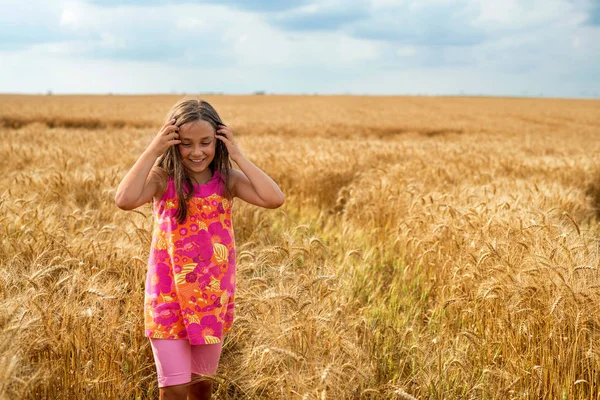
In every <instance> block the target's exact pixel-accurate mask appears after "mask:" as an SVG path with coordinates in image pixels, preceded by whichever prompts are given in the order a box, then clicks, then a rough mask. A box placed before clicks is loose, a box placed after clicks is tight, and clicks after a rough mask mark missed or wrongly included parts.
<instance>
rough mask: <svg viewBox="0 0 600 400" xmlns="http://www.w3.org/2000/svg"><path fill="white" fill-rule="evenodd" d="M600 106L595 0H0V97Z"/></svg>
mask: <svg viewBox="0 0 600 400" xmlns="http://www.w3.org/2000/svg"><path fill="white" fill-rule="evenodd" d="M48 92H52V93H54V94H63V93H64V94H71V93H94V94H95V93H97V94H106V93H113V94H153V93H173V94H175V93H177V94H183V93H188V94H192V93H225V94H250V93H255V92H266V93H268V94H355V95H482V96H519V97H520V96H532V97H568V98H599V97H600V0H502V1H492V0H453V1H450V0H345V1H342V0H319V1H312V0H286V1H284V0H272V1H267V0H259V1H250V0H239V1H236V0H220V1H217V0H205V1H191V0H188V1H161V0H145V1H142V0H139V1H136V0H124V1H110V0H109V1H100V0H65V1H61V0H52V1H51V0H31V1H28V2H23V1H22V0H0V93H31V94H41V93H48Z"/></svg>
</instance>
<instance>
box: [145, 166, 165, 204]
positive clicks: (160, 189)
mask: <svg viewBox="0 0 600 400" xmlns="http://www.w3.org/2000/svg"><path fill="white" fill-rule="evenodd" d="M149 179H151V180H154V182H155V183H156V185H157V189H156V192H155V193H154V200H155V201H157V200H160V199H161V198H162V196H163V194H165V191H166V190H167V186H168V184H169V175H168V174H167V172H166V171H165V170H164V169H162V168H161V167H159V166H154V167H152V169H151V170H150V177H149Z"/></svg>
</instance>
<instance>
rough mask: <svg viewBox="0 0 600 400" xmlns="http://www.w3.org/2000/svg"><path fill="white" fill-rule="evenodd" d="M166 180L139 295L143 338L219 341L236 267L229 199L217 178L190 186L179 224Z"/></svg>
mask: <svg viewBox="0 0 600 400" xmlns="http://www.w3.org/2000/svg"><path fill="white" fill-rule="evenodd" d="M177 205H178V198H177V192H176V190H175V183H174V180H173V178H172V177H169V180H168V184H167V189H166V190H165V193H164V194H163V196H162V198H161V199H160V200H159V201H156V202H154V230H153V233H152V245H151V248H150V257H149V260H148V271H147V275H146V288H145V296H144V327H145V336H146V337H150V338H160V339H187V340H189V342H190V344H210V343H219V342H222V341H223V337H224V335H225V334H227V333H229V332H230V331H231V327H232V325H233V319H234V306H235V301H234V300H235V296H234V295H235V286H236V273H235V272H236V269H235V267H236V263H235V240H234V236H233V226H232V222H231V205H232V200H231V199H230V198H228V197H226V196H225V195H224V186H223V183H222V181H221V175H220V174H219V173H218V171H216V170H215V173H214V174H213V177H212V179H211V180H210V181H209V182H207V183H206V184H203V185H194V195H193V197H192V198H190V199H189V200H188V201H187V206H188V213H187V217H186V219H185V221H184V223H183V224H179V223H178V222H177V217H176V214H177Z"/></svg>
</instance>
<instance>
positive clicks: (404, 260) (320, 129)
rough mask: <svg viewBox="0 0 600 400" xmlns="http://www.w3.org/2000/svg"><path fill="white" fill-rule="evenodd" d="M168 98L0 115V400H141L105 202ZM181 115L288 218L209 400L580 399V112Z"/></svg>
mask: <svg viewBox="0 0 600 400" xmlns="http://www.w3.org/2000/svg"><path fill="white" fill-rule="evenodd" d="M181 97H182V96H20V95H2V96H0V172H1V174H0V180H1V186H0V193H1V197H0V229H1V235H2V244H1V247H0V399H45V398H48V399H83V398H85V399H155V398H158V386H157V382H156V372H155V369H154V368H155V366H154V360H153V358H152V352H151V348H150V345H149V342H148V340H147V338H145V337H144V336H143V315H142V311H143V310H142V309H143V295H144V293H143V291H144V279H145V273H146V262H147V257H148V251H149V246H150V239H151V236H150V235H151V227H152V213H151V207H150V205H145V206H143V207H141V208H139V209H137V210H136V211H129V212H125V211H121V210H119V209H118V208H117V207H116V206H115V204H114V200H113V198H114V194H115V190H116V188H117V186H118V183H119V182H120V180H121V179H122V177H123V176H124V174H125V173H126V171H127V170H128V169H129V168H130V167H131V166H132V165H133V163H134V162H135V160H136V159H137V157H138V156H139V154H141V152H142V151H143V150H144V149H145V147H146V146H147V145H148V144H149V143H150V141H151V139H152V137H153V136H154V135H155V134H156V132H157V131H158V129H159V127H160V124H161V121H162V120H163V118H164V116H165V114H166V112H167V111H168V109H169V108H170V107H171V106H172V105H173V104H174V103H175V102H176V101H177V100H179V99H180V98H181ZM195 97H200V98H204V99H205V100H207V101H209V102H210V103H211V104H213V105H214V106H215V108H216V109H217V110H218V111H219V113H220V115H221V117H222V118H223V120H224V122H225V123H226V124H228V125H229V126H230V127H231V128H232V129H233V131H234V134H235V136H236V140H237V142H238V144H239V146H240V148H241V149H242V151H243V152H244V154H245V155H246V156H247V157H248V158H249V159H250V160H252V161H253V162H255V163H256V164H257V165H259V166H260V167H261V168H262V169H263V170H264V171H266V172H267V173H268V174H269V175H270V176H271V177H273V179H274V180H275V181H276V182H278V183H279V185H280V187H281V188H282V190H283V191H284V193H285V194H286V203H285V204H284V206H283V207H281V208H280V209H277V210H266V209H259V208H256V207H253V206H249V205H247V204H243V203H242V202H241V201H239V200H238V201H237V202H236V203H234V213H235V214H234V227H235V235H236V243H237V246H238V265H237V271H238V272H237V273H238V278H237V282H238V283H237V293H236V301H237V304H236V319H235V323H234V327H233V332H232V333H231V334H230V335H229V336H227V338H226V340H225V343H224V347H223V354H222V357H221V362H220V366H219V371H218V375H217V376H216V377H214V379H215V380H216V381H217V382H218V386H216V391H215V393H214V395H213V398H218V399H413V398H418V399H560V398H564V399H567V398H568V399H599V398H600V313H599V311H600V275H599V268H600V258H599V250H600V242H599V240H598V237H599V236H598V235H599V234H600V228H599V225H598V220H599V218H600V161H599V160H598V155H599V154H600V141H599V140H598V138H599V133H600V101H597V100H588V101H583V100H558V99H500V98H452V97H446V98H435V97H359V96H356V97H353V96H216V95H213V96H195Z"/></svg>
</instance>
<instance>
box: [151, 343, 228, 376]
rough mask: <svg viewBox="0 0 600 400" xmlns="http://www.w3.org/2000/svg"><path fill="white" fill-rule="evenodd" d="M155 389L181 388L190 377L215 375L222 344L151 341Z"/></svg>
mask: <svg viewBox="0 0 600 400" xmlns="http://www.w3.org/2000/svg"><path fill="white" fill-rule="evenodd" d="M150 345H151V346H152V353H154V362H155V363H156V372H157V374H158V387H165V386H173V385H181V384H183V383H189V382H191V381H192V373H194V374H197V375H209V376H211V375H215V374H216V373H217V367H218V366H219V359H220V358H221V349H222V346H223V343H222V342H221V343H213V344H196V345H190V342H189V341H188V340H186V339H153V338H150Z"/></svg>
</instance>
